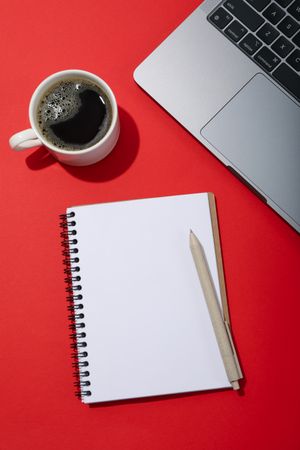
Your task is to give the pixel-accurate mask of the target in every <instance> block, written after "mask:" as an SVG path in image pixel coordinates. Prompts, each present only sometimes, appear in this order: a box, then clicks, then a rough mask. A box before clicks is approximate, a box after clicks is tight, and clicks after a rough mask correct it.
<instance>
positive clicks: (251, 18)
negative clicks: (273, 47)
mask: <svg viewBox="0 0 300 450" xmlns="http://www.w3.org/2000/svg"><path fill="white" fill-rule="evenodd" d="M223 6H224V7H225V8H226V9H227V10H228V11H229V12H230V13H231V14H233V15H234V16H235V17H236V18H237V19H239V20H240V21H241V22H242V23H243V24H244V25H246V27H248V28H250V30H251V31H255V30H257V28H258V27H260V26H261V25H262V24H263V22H264V20H263V18H262V17H261V16H260V15H259V14H257V13H256V12H255V11H254V10H253V9H252V8H251V7H250V6H248V5H247V4H246V3H245V2H244V1H243V0H227V1H226V2H225V3H224V4H223Z"/></svg>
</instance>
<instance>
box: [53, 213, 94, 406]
mask: <svg viewBox="0 0 300 450" xmlns="http://www.w3.org/2000/svg"><path fill="white" fill-rule="evenodd" d="M60 227H61V228H62V232H61V233H60V235H61V239H62V246H63V252H62V253H63V257H64V259H63V263H64V265H65V269H64V273H65V275H66V277H65V283H66V284H67V287H66V292H67V301H68V303H69V305H68V310H69V312H70V314H69V317H68V318H69V320H70V325H69V328H70V330H71V334H70V337H71V339H72V343H71V348H72V357H73V358H74V360H75V361H74V362H73V364H72V366H73V367H74V368H75V372H74V377H75V378H76V381H75V383H74V385H75V388H76V391H75V394H76V396H77V397H79V398H82V397H86V396H90V395H91V394H92V393H91V391H90V390H89V389H90V388H89V389H86V388H87V387H89V386H90V385H91V382H90V381H89V375H90V373H89V371H88V369H87V368H88V366H89V362H88V360H87V358H88V352H87V350H86V348H87V343H86V341H85V338H86V333H85V331H83V329H84V328H85V323H84V302H83V295H82V293H81V290H82V286H81V284H80V281H81V277H80V275H79V272H80V266H79V257H78V253H79V251H78V247H77V244H78V241H77V238H76V235H77V231H76V228H75V227H76V220H75V213H74V212H70V213H67V214H61V215H60Z"/></svg>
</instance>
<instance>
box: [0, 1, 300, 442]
mask: <svg viewBox="0 0 300 450" xmlns="http://www.w3.org/2000/svg"><path fill="white" fill-rule="evenodd" d="M198 3H199V2H198V1H196V0H185V1H184V2H182V1H179V0H176V1H174V0H161V1H152V2H149V1H140V0H130V1H129V2H123V1H117V0H112V1H110V2H104V1H102V0H86V1H85V2H80V1H78V0H73V1H72V2H70V1H69V2H68V1H65V2H63V1H59V0H53V1H52V2H46V3H45V2H38V1H35V0H27V1H24V2H19V1H17V0H9V1H8V0H7V1H5V2H2V4H1V14H0V29H1V39H0V58H1V111H0V123H1V135H0V139H1V146H0V151H1V168H0V170H1V181H0V187H1V202H2V204H1V209H0V214H1V219H0V220H1V235H0V236H1V278H2V281H1V327H0V333H1V336H0V341H1V353H0V357H1V410H0V424H1V425H0V428H1V431H0V449H1V450H17V449H18V450H20V449H22V450H23V449H26V450H27V449H43V450H48V449H57V450H60V449H67V448H74V449H82V450H85V449H86V450H93V449H95V450H96V449H97V450H98V449H105V450H115V449H128V450H140V449H143V450H150V449H151V450H168V449H170V450H171V449H172V450H174V449H183V450H185V449H188V450H198V449H205V450H210V449H217V450H219V449H226V450H227V449H228V450H233V449H243V450H247V449H249V450H250V449H251V450H253V449H260V448H264V449H266V448H267V449H272V450H275V449H280V450H282V449H299V448H300V437H299V417H300V415H299V404H300V388H299V380H300V363H299V314H300V302H299V300H300V295H299V294H300V288H299V253H300V252H299V249H300V240H299V236H298V234H297V233H296V232H295V231H294V230H293V229H292V228H291V227H290V226H289V225H287V223H285V222H284V221H283V220H282V219H281V218H280V217H279V216H278V215H276V214H275V213H274V212H273V211H272V210H271V209H270V208H269V207H267V206H266V205H265V204H263V203H262V202H261V201H260V200H259V199H258V198H257V197H256V196H255V195H254V194H253V193H251V192H250V191H249V190H248V189H247V188H246V187H244V185H243V184H242V183H240V182H239V181H238V180H237V179H235V178H234V176H233V175H231V174H230V173H229V172H228V171H227V170H226V168H225V167H224V166H223V165H222V164H221V163H220V162H219V161H218V160H217V159H216V158H215V157H213V156H212V155H211V154H210V153H209V152H208V151H207V150H206V149H205V148H204V147H203V146H202V145H201V144H199V143H198V142H197V141H196V140H195V139H194V138H193V137H192V136H191V135H189V134H188V133H187V132H186V131H185V130H184V129H183V128H182V127H181V126H180V125H179V124H178V123H176V122H175V121H174V120H173V119H172V118H171V117H170V116H169V115H168V114H166V113H165V112H164V111H163V109H162V108H160V107H159V106H158V105H157V104H156V103H155V102H154V101H153V100H152V99H151V98H150V97H148V96H147V95H146V94H145V93H144V92H143V91H142V90H141V89H140V88H139V87H138V86H137V85H136V84H135V82H134V81H133V76H132V74H133V70H134V68H135V67H136V66H137V65H138V64H139V63H140V62H141V61H142V60H143V58H144V57H145V56H146V55H147V54H148V53H150V51H151V50H152V49H154V48H155V46H156V45H157V44H159V43H160V41H161V40H162V39H163V38H164V37H166V36H167V35H168V34H169V33H170V32H171V31H172V30H173V29H174V28H175V26H177V25H178V24H179V23H180V22H181V21H182V20H183V19H184V18H185V17H186V16H187V15H188V14H189V13H191V12H192V10H193V9H194V8H195V7H197V6H198ZM200 56H201V55H199V57H200ZM203 64H204V62H203ZM68 68H81V69H86V70H89V71H91V72H94V73H96V74H98V75H100V76H101V77H103V78H104V79H105V80H106V81H107V82H108V83H109V84H110V85H111V87H112V88H113V90H114V92H115V94H116V97H117V99H118V104H119V107H120V119H121V128H122V131H121V137H120V140H119V143H118V145H117V147H116V149H115V150H114V151H113V152H112V153H111V155H110V156H109V157H107V158H106V159H105V160H104V161H103V162H101V163H99V164H97V165H94V166H91V167H87V168H71V167H67V166H62V165H60V164H59V163H57V162H56V161H55V160H54V159H53V158H52V157H51V156H50V155H48V154H47V152H46V151H45V150H44V149H42V148H39V149H33V150H28V151H26V152H21V153H17V152H13V151H12V150H11V149H10V148H9V146H8V138H9V136H10V135H11V134H13V133H15V132H16V131H19V130H21V129H24V128H28V126H29V121H28V114H27V109H28V102H29V100H30V97H31V94H32V92H33V90H34V89H35V87H36V86H37V84H39V83H40V81H41V80H42V79H43V78H44V77H46V76H48V75H50V74H51V73H53V72H56V71H58V70H62V69H68ZM183 95H184V92H183ZM208 191H211V192H214V193H215V195H216V200H217V208H218V215H219V224H220V233H221V241H222V250H223V259H224V266H225V276H226V284H227V291H228V299H229V306H230V313H231V320H232V326H233V333H234V337H235V340H236V343H237V348H238V352H239V355H240V359H241V364H242V368H243V371H244V373H245V383H244V387H243V390H242V393H236V392H233V391H232V390H221V391H218V392H213V391H210V392H202V393H197V394H190V395H177V396H173V397H172V396H171V397H167V398H158V399H155V398H153V399H148V400H137V401H129V402H120V403H117V404H106V405H97V406H94V407H89V406H86V405H84V404H82V403H81V402H80V401H79V400H78V399H76V398H75V397H74V394H73V378H72V367H71V358H70V341H69V337H68V333H69V330H68V319H67V316H68V313H67V306H66V300H65V285H64V275H63V266H62V256H61V247H60V237H59V231H60V230H59V226H58V215H59V214H60V213H61V212H64V211H65V208H66V207H67V206H71V205H74V204H75V205H76V204H85V203H97V202H107V201H114V200H124V199H133V198H140V197H153V196H162V195H172V194H183V193H192V192H208ZM120 225H121V224H120Z"/></svg>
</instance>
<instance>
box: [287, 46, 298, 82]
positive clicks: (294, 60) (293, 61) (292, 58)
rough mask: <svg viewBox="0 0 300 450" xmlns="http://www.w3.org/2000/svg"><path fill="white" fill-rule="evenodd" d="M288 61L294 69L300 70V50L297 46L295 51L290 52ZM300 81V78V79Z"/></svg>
mask: <svg viewBox="0 0 300 450" xmlns="http://www.w3.org/2000/svg"><path fill="white" fill-rule="evenodd" d="M286 62H288V63H289V64H290V65H291V66H292V67H293V69H295V70H297V72H299V71H300V50H299V49H298V48H297V49H296V50H294V51H293V53H291V54H290V56H289V57H288V58H287V60H286ZM299 81H300V80H299Z"/></svg>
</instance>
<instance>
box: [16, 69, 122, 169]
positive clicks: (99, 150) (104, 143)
mask: <svg viewBox="0 0 300 450" xmlns="http://www.w3.org/2000/svg"><path fill="white" fill-rule="evenodd" d="M77 77H78V78H83V79H86V80H88V81H91V82H93V83H95V84H96V85H98V86H99V87H100V88H101V89H102V90H103V91H104V92H105V94H106V96H107V97H108V100H109V102H110V104H111V108H112V121H111V124H110V127H109V129H108V131H107V133H106V134H105V135H104V136H103V138H102V139H101V140H100V141H99V142H97V143H96V144H94V145H92V146H91V147H88V148H85V149H83V150H63V149H60V148H58V147H56V146H55V145H54V144H52V143H51V142H49V141H48V140H47V139H46V138H45V137H44V136H43V135H42V134H41V132H40V130H39V127H38V119H37V117H38V116H37V107H38V105H39V103H40V100H41V98H42V96H43V95H44V94H45V93H46V92H47V91H48V90H49V88H50V87H51V86H53V85H54V84H56V83H58V82H60V81H63V80H66V79H72V78H77ZM29 121H30V124H31V128H29V129H27V130H24V131H20V132H19V133H16V134H14V135H13V136H12V137H11V138H10V139H9V144H10V146H11V148H12V149H13V150H17V151H19V150H25V149H28V148H32V147H37V146H40V145H44V146H45V147H46V148H47V149H48V151H49V152H50V153H51V154H52V155H53V156H54V157H55V158H56V159H57V160H58V161H60V162H61V163H64V164H69V165H71V166H88V165H90V164H94V163H96V162H98V161H100V160H101V159H103V158H105V156H107V155H108V154H109V153H110V152H111V151H112V149H113V148H114V147H115V145H116V143H117V141H118V138H119V134H120V122H119V114H118V106H117V102H116V99H115V96H114V94H113V92H112V90H111V88H110V87H109V86H108V84H107V83H106V82H105V81H104V80H102V79H101V78H99V77H98V76H97V75H94V74H92V73H90V72H86V71H85V70H63V71H61V72H57V73H54V74H53V75H51V76H49V77H48V78H46V79H45V80H44V81H42V83H41V84H40V85H39V86H38V87H37V88H36V90H35V91H34V93H33V95H32V97H31V100H30V104H29Z"/></svg>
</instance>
